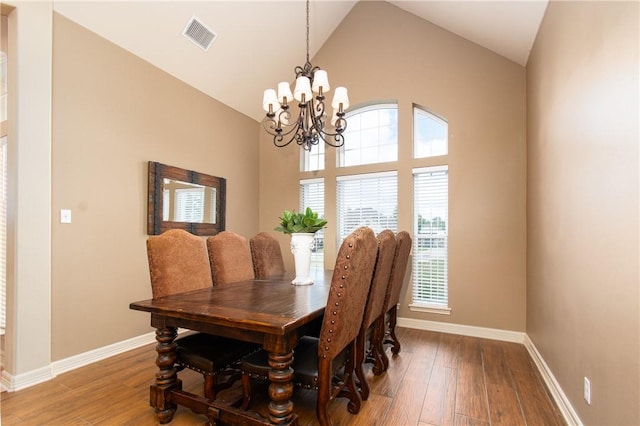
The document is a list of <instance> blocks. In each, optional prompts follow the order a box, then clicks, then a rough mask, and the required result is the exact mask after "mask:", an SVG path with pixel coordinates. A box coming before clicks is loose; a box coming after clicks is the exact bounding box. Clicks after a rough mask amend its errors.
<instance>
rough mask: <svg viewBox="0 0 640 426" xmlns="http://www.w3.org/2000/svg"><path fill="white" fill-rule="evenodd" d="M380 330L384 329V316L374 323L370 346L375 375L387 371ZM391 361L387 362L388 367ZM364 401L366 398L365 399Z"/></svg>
mask: <svg viewBox="0 0 640 426" xmlns="http://www.w3.org/2000/svg"><path fill="white" fill-rule="evenodd" d="M380 329H384V315H381V316H380V317H379V318H378V319H377V320H376V321H375V322H374V323H373V330H372V333H371V338H370V340H369V345H370V346H371V357H372V358H373V368H372V369H371V370H372V371H373V374H375V375H376V376H379V375H381V374H382V373H384V371H385V363H384V359H385V358H386V355H385V353H384V347H383V346H382V338H380V336H379V335H380ZM388 364H389V361H388V360H387V365H388ZM363 399H364V398H363Z"/></svg>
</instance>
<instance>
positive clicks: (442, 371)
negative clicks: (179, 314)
mask: <svg viewBox="0 0 640 426" xmlns="http://www.w3.org/2000/svg"><path fill="white" fill-rule="evenodd" d="M398 337H399V339H400V341H401V343H402V350H401V352H400V354H398V355H397V356H395V357H390V365H389V370H388V371H387V372H386V373H385V374H383V375H381V376H374V375H373V374H372V373H371V370H370V367H367V368H366V369H365V372H366V373H367V377H368V378H369V379H370V380H369V383H370V385H371V395H370V396H369V400H368V401H365V402H364V403H363V405H362V409H361V411H360V413H359V414H358V415H352V414H349V412H348V411H347V407H346V405H347V404H346V400H345V399H338V400H336V401H334V402H333V403H332V404H331V409H330V413H331V418H332V420H333V422H334V424H335V425H367V426H369V425H384V426H387V425H392V426H405V425H415V426H429V425H460V426H462V425H473V426H478V425H487V426H488V425H490V426H495V425H509V426H512V425H545V426H552V425H564V424H565V422H564V420H563V418H562V417H561V415H560V412H559V410H558V408H557V407H556V405H555V404H554V403H553V401H552V400H551V399H550V397H549V394H548V392H547V389H546V387H545V385H544V383H543V382H542V379H541V377H540V375H539V373H538V372H537V371H536V368H535V365H534V364H533V362H532V360H531V359H530V357H529V355H528V353H527V350H526V349H525V347H524V346H523V345H519V344H515V343H507V342H498V341H493V340H486V339H478V338H473V337H465V336H457V335H452V334H443V333H436V332H430V331H421V330H413V329H407V328H398ZM154 346H155V345H147V346H144V347H142V348H138V349H135V350H132V351H129V352H126V353H124V354H120V355H117V356H114V357H111V358H109V359H106V360H103V361H100V362H96V363H94V364H91V365H89V366H86V367H83V368H79V369H77V370H74V371H71V372H68V373H65V374H61V375H60V376H58V377H56V378H55V379H53V380H51V381H48V382H46V383H42V384H40V385H36V386H33V387H30V388H27V389H24V390H22V391H19V392H13V393H7V392H3V393H2V399H1V405H0V409H1V411H2V425H4V426H10V425H47V426H55V425H78V426H80V425H83V426H86V425H136V426H138V425H155V424H157V419H156V416H155V413H154V411H153V409H152V408H150V407H149V385H150V384H151V383H153V379H154V372H155V368H156V367H155V357H156V353H155V350H154ZM180 378H181V379H182V380H183V388H184V389H186V390H188V391H190V392H193V393H198V394H202V376H200V375H199V374H196V373H193V372H191V371H187V370H185V371H183V372H181V373H180ZM253 390H254V391H255V392H256V396H254V399H253V401H252V407H251V408H252V409H254V410H256V411H259V412H262V413H264V412H266V401H265V399H266V384H262V383H256V384H255V385H254V386H253ZM239 392H240V387H239V386H234V388H232V389H230V390H228V391H225V392H224V393H223V394H221V398H226V399H230V398H233V397H235V396H237V395H239ZM261 395H264V397H262V396H261ZM294 404H295V407H296V412H297V413H298V414H299V416H300V425H314V424H317V422H316V420H315V411H314V410H315V393H314V392H313V391H307V390H300V389H296V391H295V393H294ZM170 424H171V425H172V426H184V425H189V426H191V425H205V424H207V419H206V417H204V416H202V415H196V414H193V413H192V412H190V411H189V410H187V409H185V408H182V407H179V408H178V410H177V412H176V414H175V416H174V419H173V421H172V422H171V423H170Z"/></svg>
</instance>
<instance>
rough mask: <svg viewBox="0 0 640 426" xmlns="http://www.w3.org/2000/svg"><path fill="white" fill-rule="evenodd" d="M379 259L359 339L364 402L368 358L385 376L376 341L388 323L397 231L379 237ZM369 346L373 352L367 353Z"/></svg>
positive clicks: (358, 365)
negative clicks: (386, 304)
mask: <svg viewBox="0 0 640 426" xmlns="http://www.w3.org/2000/svg"><path fill="white" fill-rule="evenodd" d="M377 239H378V258H377V260H376V266H375V269H374V271H373V278H372V281H371V289H370V290H369V297H368V298H367V304H366V305H365V308H364V316H363V318H362V326H361V327H360V332H359V333H358V338H357V339H356V348H357V352H356V367H355V368H356V377H357V378H358V383H359V385H360V396H361V397H362V399H363V400H367V399H368V398H369V384H368V383H367V379H366V377H365V374H364V370H363V363H364V361H365V355H366V354H367V353H368V354H369V357H370V358H371V360H372V362H373V363H374V367H373V368H374V369H376V370H377V371H380V372H382V369H383V368H384V364H383V361H382V358H381V357H382V355H381V353H382V352H383V351H384V349H383V347H382V341H381V340H379V339H375V326H376V324H377V323H379V322H381V321H384V316H383V313H382V309H383V307H384V301H385V297H386V294H387V288H388V286H389V277H390V276H391V267H392V265H393V258H394V255H395V250H396V236H395V234H394V233H393V231H391V230H389V229H386V230H384V231H382V232H380V233H379V234H378V237H377ZM367 342H370V343H369V349H368V351H367Z"/></svg>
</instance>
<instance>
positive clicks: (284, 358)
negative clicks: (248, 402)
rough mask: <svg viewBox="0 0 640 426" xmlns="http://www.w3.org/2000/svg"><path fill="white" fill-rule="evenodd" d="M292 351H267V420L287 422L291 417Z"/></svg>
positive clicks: (277, 422) (280, 422)
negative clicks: (284, 352) (268, 369)
mask: <svg viewBox="0 0 640 426" xmlns="http://www.w3.org/2000/svg"><path fill="white" fill-rule="evenodd" d="M292 362H293V352H289V353H287V354H282V355H280V354H274V353H272V352H269V366H270V367H271V370H270V371H269V381H270V382H271V383H270V384H269V398H270V399H271V402H270V403H269V420H270V421H271V423H274V424H283V423H289V422H291V420H292V419H293V402H291V396H292V395H293V383H292V382H291V380H292V379H293V369H292V368H291V363H292Z"/></svg>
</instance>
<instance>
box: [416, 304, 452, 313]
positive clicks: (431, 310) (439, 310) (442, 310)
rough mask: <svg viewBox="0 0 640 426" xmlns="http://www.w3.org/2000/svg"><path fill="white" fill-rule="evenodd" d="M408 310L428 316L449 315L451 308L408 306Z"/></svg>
mask: <svg viewBox="0 0 640 426" xmlns="http://www.w3.org/2000/svg"><path fill="white" fill-rule="evenodd" d="M409 310H411V311H415V312H425V313H428V314H438V315H451V308H450V307H448V306H438V305H416V304H411V305H409Z"/></svg>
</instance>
